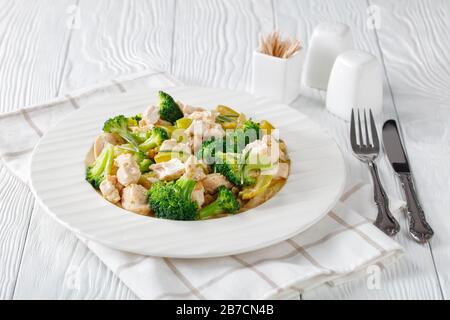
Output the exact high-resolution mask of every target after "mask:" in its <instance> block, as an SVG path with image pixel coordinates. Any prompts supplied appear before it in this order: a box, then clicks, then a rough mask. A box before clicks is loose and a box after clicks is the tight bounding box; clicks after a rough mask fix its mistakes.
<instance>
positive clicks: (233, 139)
mask: <svg viewBox="0 0 450 320" xmlns="http://www.w3.org/2000/svg"><path fill="white" fill-rule="evenodd" d="M259 138H260V127H259V124H258V123H256V122H253V121H252V120H247V121H245V122H244V124H243V126H242V128H240V129H236V130H234V131H232V132H229V133H227V135H226V137H225V150H226V151H227V152H234V153H240V152H241V151H242V150H243V149H244V148H245V146H246V145H248V144H249V143H251V142H253V141H255V140H257V139H259Z"/></svg>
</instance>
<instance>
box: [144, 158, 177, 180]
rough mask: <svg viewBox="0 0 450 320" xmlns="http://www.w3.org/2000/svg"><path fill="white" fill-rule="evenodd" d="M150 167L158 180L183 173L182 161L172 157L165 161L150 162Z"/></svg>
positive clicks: (171, 177) (175, 177)
mask: <svg viewBox="0 0 450 320" xmlns="http://www.w3.org/2000/svg"><path fill="white" fill-rule="evenodd" d="M150 169H151V170H153V171H154V172H155V173H156V175H157V177H158V179H159V180H166V181H170V180H174V179H178V178H179V177H181V176H182V175H183V174H184V163H183V162H181V160H180V159H178V158H173V159H170V160H169V161H167V162H161V163H156V164H152V165H151V166H150Z"/></svg>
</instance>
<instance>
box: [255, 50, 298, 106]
mask: <svg viewBox="0 0 450 320" xmlns="http://www.w3.org/2000/svg"><path fill="white" fill-rule="evenodd" d="M304 51H305V49H303V48H301V49H300V50H299V51H297V52H296V53H294V54H293V55H292V56H291V57H289V58H287V59H282V58H278V57H274V56H270V55H267V54H263V53H261V52H259V51H258V50H255V51H254V52H253V74H252V88H251V91H252V94H254V95H255V96H258V97H267V98H272V99H275V100H278V101H281V102H283V103H286V104H289V103H291V102H292V101H293V100H295V98H296V97H297V96H298V95H299V93H300V84H301V74H302V67H303V62H304V59H305V54H304Z"/></svg>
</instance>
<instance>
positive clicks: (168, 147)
mask: <svg viewBox="0 0 450 320" xmlns="http://www.w3.org/2000/svg"><path fill="white" fill-rule="evenodd" d="M159 150H160V151H173V152H183V153H185V154H187V155H189V154H192V149H191V147H190V145H189V144H188V143H177V141H176V140H175V139H169V140H165V141H164V142H163V143H162V144H161V146H160V147H159Z"/></svg>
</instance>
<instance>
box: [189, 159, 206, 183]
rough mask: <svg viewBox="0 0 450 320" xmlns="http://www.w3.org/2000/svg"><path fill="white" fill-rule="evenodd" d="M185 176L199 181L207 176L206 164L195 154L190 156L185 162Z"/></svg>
mask: <svg viewBox="0 0 450 320" xmlns="http://www.w3.org/2000/svg"><path fill="white" fill-rule="evenodd" d="M184 170H185V172H186V173H185V174H184V175H185V176H186V177H188V178H189V179H192V180H195V181H199V180H202V179H203V178H205V177H206V174H205V170H206V165H205V164H204V163H203V162H202V161H200V160H198V159H197V157H195V156H190V157H189V158H188V159H187V160H186V162H185V163H184Z"/></svg>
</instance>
